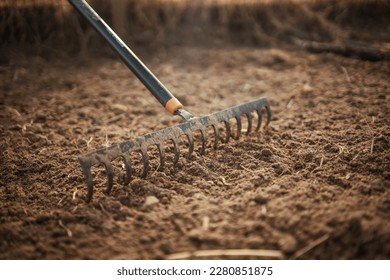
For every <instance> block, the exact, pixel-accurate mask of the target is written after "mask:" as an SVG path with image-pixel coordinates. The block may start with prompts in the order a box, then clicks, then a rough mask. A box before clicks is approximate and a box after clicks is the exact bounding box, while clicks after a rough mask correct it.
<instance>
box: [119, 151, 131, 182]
mask: <svg viewBox="0 0 390 280" xmlns="http://www.w3.org/2000/svg"><path fill="white" fill-rule="evenodd" d="M122 158H123V163H124V164H125V169H126V178H125V179H124V180H123V184H124V185H125V186H126V185H128V184H129V183H130V181H131V177H132V175H133V168H131V160H130V156H129V154H127V153H126V154H123V155H122Z"/></svg>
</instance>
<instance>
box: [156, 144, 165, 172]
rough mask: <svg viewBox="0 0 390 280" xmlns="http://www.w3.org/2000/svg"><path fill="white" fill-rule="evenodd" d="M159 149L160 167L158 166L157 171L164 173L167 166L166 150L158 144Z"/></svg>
mask: <svg viewBox="0 0 390 280" xmlns="http://www.w3.org/2000/svg"><path fill="white" fill-rule="evenodd" d="M157 148H158V153H159V154H160V165H159V166H158V168H157V171H162V170H163V169H164V166H165V159H166V156H165V152H164V148H163V146H162V144H161V143H160V144H157Z"/></svg>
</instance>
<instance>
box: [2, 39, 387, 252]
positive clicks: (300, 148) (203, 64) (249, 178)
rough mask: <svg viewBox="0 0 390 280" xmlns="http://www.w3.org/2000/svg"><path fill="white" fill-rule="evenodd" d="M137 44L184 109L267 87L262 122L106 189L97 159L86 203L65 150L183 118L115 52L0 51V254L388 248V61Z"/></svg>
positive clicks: (225, 102) (208, 109)
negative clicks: (267, 119) (265, 121)
mask: <svg viewBox="0 0 390 280" xmlns="http://www.w3.org/2000/svg"><path fill="white" fill-rule="evenodd" d="M140 56H141V58H142V59H144V60H145V61H146V64H147V65H148V66H150V68H151V69H152V70H153V71H154V72H155V73H156V75H157V76H158V77H159V78H160V79H161V80H162V82H163V83H164V84H166V86H167V88H169V89H170V90H171V91H172V92H173V93H175V94H176V95H177V97H178V98H179V99H180V100H182V102H183V103H184V104H185V105H186V107H187V109H188V110H190V111H191V112H193V113H194V114H196V115H197V116H202V115H205V114H209V113H212V112H215V111H219V110H222V109H225V108H228V107H230V106H233V105H237V104H241V103H244V102H246V101H250V100H253V99H257V98H259V97H262V96H266V97H267V98H268V100H269V102H270V104H271V109H272V112H273V118H272V121H271V123H270V125H269V127H268V128H266V129H265V130H263V131H261V133H259V134H251V135H249V136H242V137H241V138H240V140H238V141H230V142H229V143H228V144H221V145H219V146H218V148H217V149H213V148H212V147H211V145H210V143H209V147H208V149H207V153H206V155H204V156H201V155H199V153H198V152H196V153H194V155H193V156H192V158H190V159H187V158H185V157H183V156H182V157H180V161H179V163H178V166H177V167H175V168H174V167H172V166H169V165H168V166H167V168H166V169H165V170H164V171H163V172H158V171H156V170H155V168H156V166H154V169H153V170H152V172H150V173H149V175H148V177H147V178H146V179H141V178H135V179H134V180H133V181H132V182H131V183H130V184H129V185H127V186H121V185H119V184H117V183H116V184H115V185H114V189H113V192H112V193H111V194H110V195H106V194H104V192H103V191H104V188H105V183H106V179H105V177H104V172H102V170H101V169H99V168H96V169H95V170H94V171H96V172H95V173H97V179H96V181H97V182H98V184H97V186H96V188H95V195H94V197H93V200H92V202H90V203H86V202H85V201H84V200H83V198H84V197H85V194H86V185H85V183H84V181H83V176H82V174H81V170H80V168H79V164H78V159H77V157H78V155H80V154H83V153H86V152H90V151H93V150H95V149H98V148H101V147H105V146H107V145H109V144H113V143H118V142H121V141H124V140H127V139H131V138H134V137H136V136H139V135H143V134H146V133H148V132H151V131H154V130H158V129H162V128H165V127H168V126H172V125H174V124H177V123H179V122H180V119H179V118H178V117H172V116H170V115H169V114H168V113H167V112H166V111H165V110H164V109H163V108H161V107H160V105H159V104H158V103H157V102H156V101H155V100H154V98H153V97H152V96H151V95H150V94H149V93H148V92H147V90H146V89H144V87H143V85H142V84H141V83H140V82H139V81H138V80H137V79H136V78H135V77H134V76H133V75H132V74H131V73H130V72H129V71H128V69H127V68H126V67H125V66H124V64H122V63H121V62H120V61H118V60H117V59H115V58H94V57H91V56H74V57H72V56H66V59H51V60H47V59H42V58H40V57H28V59H26V58H15V59H13V60H11V61H9V62H7V63H4V64H2V65H0V151H1V156H0V258H1V259H164V258H169V257H171V255H172V254H175V253H181V252H189V253H192V252H196V251H199V250H209V249H222V250H225V249H254V250H260V249H262V250H277V251H279V252H280V253H282V254H283V255H282V258H303V259H388V258H389V257H390V216H389V213H390V181H389V180H390V153H389V147H390V144H389V142H390V130H389V126H390V102H389V99H390V82H389V77H390V66H389V61H377V62H370V61H364V60H360V59H356V58H346V57H341V56H337V55H335V54H329V53H323V54H310V53H308V52H305V51H304V50H301V49H299V48H298V47H291V46H290V47H288V46H285V47H280V48H271V47H267V48H258V47H249V46H237V45H233V44H221V45H219V46H217V47H216V46H213V47H204V46H203V47H202V46H173V47H170V48H165V49H164V48H161V49H159V50H158V51H155V52H154V53H153V55H150V54H147V52H146V51H145V52H142V51H141V54H140ZM199 144H200V143H198V148H199ZM182 149H183V150H184V149H185V147H182ZM153 164H156V162H155V161H154V162H153ZM119 172H123V170H119ZM115 181H118V178H115ZM242 252H243V253H244V252H245V251H242ZM259 252H260V251H259ZM215 258H226V257H223V256H216V257H215ZM234 258H248V257H247V256H244V255H243V256H236V257H234ZM252 258H253V257H252Z"/></svg>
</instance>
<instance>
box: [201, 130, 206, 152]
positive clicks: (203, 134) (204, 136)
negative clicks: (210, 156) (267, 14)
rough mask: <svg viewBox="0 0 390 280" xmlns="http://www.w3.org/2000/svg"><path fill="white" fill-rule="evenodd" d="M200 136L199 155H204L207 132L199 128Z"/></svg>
mask: <svg viewBox="0 0 390 280" xmlns="http://www.w3.org/2000/svg"><path fill="white" fill-rule="evenodd" d="M200 134H201V135H202V148H201V149H200V151H199V153H200V154H201V155H204V154H205V153H206V145H207V132H206V131H205V130H204V129H203V128H201V129H200Z"/></svg>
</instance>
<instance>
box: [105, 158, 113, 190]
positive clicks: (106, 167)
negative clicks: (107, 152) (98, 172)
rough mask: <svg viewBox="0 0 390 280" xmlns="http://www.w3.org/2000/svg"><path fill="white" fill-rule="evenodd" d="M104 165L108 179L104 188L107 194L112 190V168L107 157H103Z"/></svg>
mask: <svg viewBox="0 0 390 280" xmlns="http://www.w3.org/2000/svg"><path fill="white" fill-rule="evenodd" d="M103 164H104V167H105V169H106V175H107V179H108V184H107V188H106V193H107V194H109V193H110V192H111V190H112V186H113V185H114V170H113V168H112V165H111V163H110V161H109V160H108V159H105V160H104V161H103Z"/></svg>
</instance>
